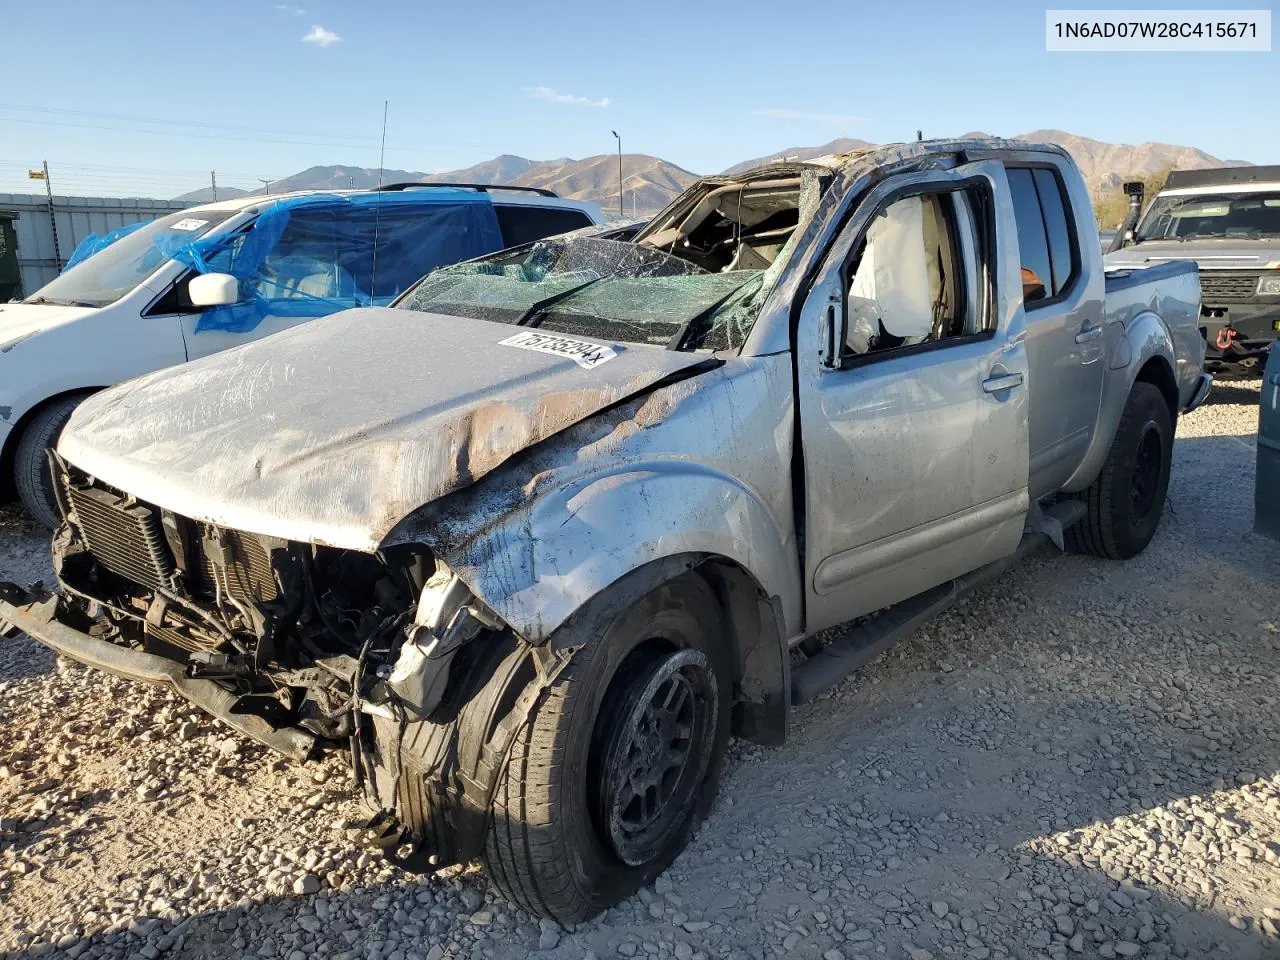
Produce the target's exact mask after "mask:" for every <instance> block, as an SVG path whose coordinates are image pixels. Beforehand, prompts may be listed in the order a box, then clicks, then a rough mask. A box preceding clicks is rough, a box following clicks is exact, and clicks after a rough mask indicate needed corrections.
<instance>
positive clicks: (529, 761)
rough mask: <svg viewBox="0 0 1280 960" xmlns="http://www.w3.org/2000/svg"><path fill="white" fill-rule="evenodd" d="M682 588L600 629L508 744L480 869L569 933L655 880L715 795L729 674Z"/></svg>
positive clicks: (700, 588)
mask: <svg viewBox="0 0 1280 960" xmlns="http://www.w3.org/2000/svg"><path fill="white" fill-rule="evenodd" d="M724 652H725V649H724V634H723V628H722V626H721V617H720V611H719V607H718V605H717V603H716V600H715V598H714V596H713V595H712V593H711V591H710V589H709V588H708V587H707V586H706V584H705V583H704V582H703V581H702V580H701V579H700V578H698V577H696V576H686V577H682V578H680V579H677V580H673V581H671V582H669V583H667V584H664V585H662V586H660V587H658V588H657V589H655V590H654V591H652V592H651V593H649V594H647V595H646V596H645V597H643V598H642V599H641V600H640V601H638V602H637V603H636V604H634V605H633V606H632V607H631V608H630V609H628V610H626V611H625V612H623V613H621V614H618V615H617V616H615V617H614V618H612V620H610V621H608V622H606V623H605V624H604V625H603V629H602V630H601V631H600V633H599V635H598V636H596V637H593V638H592V639H590V640H589V641H588V643H587V645H586V646H585V647H583V648H582V649H581V650H580V651H578V653H577V654H576V655H575V657H574V660H573V662H572V663H571V664H570V665H569V667H568V668H567V669H566V671H565V673H564V674H562V675H561V677H560V678H559V680H558V681H557V682H556V685H555V686H554V687H553V688H552V689H551V690H550V691H549V693H548V694H547V697H546V699H545V700H544V701H543V702H542V704H541V705H540V706H539V708H538V709H537V711H536V712H535V713H534V715H533V716H532V717H531V718H530V719H529V721H528V722H527V723H526V724H525V725H524V726H523V727H522V728H521V730H520V731H519V732H518V733H517V734H516V738H515V741H514V743H513V745H512V749H511V754H510V757H509V760H508V763H507V767H506V769H505V771H504V772H503V773H502V774H501V775H500V778H499V781H498V787H497V791H496V795H495V799H494V805H493V813H492V820H491V823H490V827H489V831H488V835H487V837H486V845H485V854H484V860H485V865H486V867H487V869H488V872H489V875H490V876H491V877H492V878H493V880H494V882H495V883H496V884H497V885H498V887H499V888H500V889H501V890H502V892H503V893H504V894H505V895H506V896H507V897H508V898H510V899H511V900H514V901H515V902H517V903H519V904H520V905H521V906H522V907H524V908H525V909H527V910H529V911H530V912H532V913H535V914H539V915H541V916H546V917H552V918H554V919H556V920H559V921H561V922H565V923H571V922H577V921H580V920H584V919H586V918H587V917H590V916H592V915H593V914H595V913H597V912H599V911H600V910H603V909H605V908H606V907H609V906H611V905H612V904H615V903H617V902H618V901H619V900H621V899H623V898H624V897H626V896H628V895H629V894H631V893H633V892H634V891H635V890H636V889H638V888H639V887H641V886H643V885H644V884H646V883H649V882H650V881H651V880H652V879H653V878H654V877H656V876H657V875H658V874H659V873H661V872H662V871H663V870H664V869H666V867H667V866H668V865H669V864H670V863H671V861H672V860H674V859H675V857H676V856H677V855H678V854H679V853H680V851H681V850H682V849H683V848H684V846H685V844H686V843H687V842H688V840H689V837H690V835H691V833H692V832H693V829H694V827H695V826H696V824H697V823H698V821H699V820H700V819H701V818H702V817H703V816H704V815H705V814H706V812H707V810H708V809H709V808H710V806H711V802H712V800H713V799H714V796H715V790H716V785H717V783H718V780H719V772H720V766H721V760H722V758H723V755H724V749H725V745H726V743H727V742H728V737H729V711H730V706H731V703H730V701H731V699H732V673H731V671H730V670H729V669H728V668H727V667H726V662H725V656H724Z"/></svg>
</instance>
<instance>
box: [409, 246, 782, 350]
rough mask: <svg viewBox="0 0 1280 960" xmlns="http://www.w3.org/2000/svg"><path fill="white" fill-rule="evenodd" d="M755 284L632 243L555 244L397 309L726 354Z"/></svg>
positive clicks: (447, 273)
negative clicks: (719, 350)
mask: <svg viewBox="0 0 1280 960" xmlns="http://www.w3.org/2000/svg"><path fill="white" fill-rule="evenodd" d="M763 276H764V271H763V270H726V271H721V272H716V273H713V272H711V271H708V270H705V269H703V268H702V267H699V266H697V265H696V264H693V263H691V262H689V261H688V260H683V259H681V258H680V257H677V256H674V255H672V254H669V253H666V252H665V251H662V250H657V249H655V248H652V247H645V246H637V245H636V244H634V243H627V242H623V241H617V240H604V239H600V238H598V237H558V238H553V239H550V240H545V241H540V242H538V243H536V244H534V245H533V246H532V247H531V248H530V249H529V250H528V252H527V253H526V254H525V255H524V256H522V257H520V258H518V259H516V260H514V261H513V260H511V259H510V258H507V259H505V260H489V261H477V262H471V263H461V264H457V265H455V266H450V267H444V268H442V269H440V270H437V271H436V272H435V273H433V274H431V275H430V276H428V277H427V278H426V279H424V280H423V281H422V282H421V283H420V284H419V285H418V287H417V288H416V289H415V290H413V291H412V292H411V293H410V294H409V295H408V296H407V297H406V298H405V299H404V300H403V301H402V302H401V303H400V307H401V308H403V309H407V310H421V311H424V312H431V313H447V314H452V315H454V316H463V317H475V318H477V319H482V320H494V321H497V322H499V323H512V324H523V325H527V326H536V327H539V328H540V329H543V330H548V331H555V332H557V333H569V334H580V335H586V336H593V337H599V338H602V339H605V340H615V341H622V342H629V343H649V344H659V345H665V346H672V347H676V348H683V349H713V350H715V349H727V348H733V347H739V346H741V345H742V343H743V342H744V341H745V340H746V334H747V332H748V331H749V330H750V326H751V321H752V319H754V315H755V312H756V310H758V306H759V302H758V301H759V298H758V297H757V294H758V293H759V292H760V290H761V287H762V278H763Z"/></svg>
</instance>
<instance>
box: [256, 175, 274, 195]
mask: <svg viewBox="0 0 1280 960" xmlns="http://www.w3.org/2000/svg"><path fill="white" fill-rule="evenodd" d="M254 179H256V180H257V181H258V182H259V183H260V184H262V192H263V194H264V195H266V196H268V197H269V196H271V181H270V180H263V179H262V178H261V177H255V178H254Z"/></svg>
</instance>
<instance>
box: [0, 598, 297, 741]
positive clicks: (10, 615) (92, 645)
mask: <svg viewBox="0 0 1280 960" xmlns="http://www.w3.org/2000/svg"><path fill="white" fill-rule="evenodd" d="M4 586H5V587H6V588H8V589H6V590H5V591H4V595H5V596H7V597H10V598H14V599H16V597H15V595H14V591H15V590H17V589H18V588H16V587H13V585H12V584H5V585H4ZM57 608H58V599H57V597H56V596H50V597H48V598H47V599H44V600H39V601H31V602H27V603H13V602H10V601H9V600H4V599H0V621H3V622H5V623H7V624H9V625H10V626H11V627H13V628H16V629H18V630H21V631H22V632H23V633H26V634H27V635H28V636H31V637H34V638H35V639H36V640H39V641H40V642H41V643H43V644H44V645H45V646H46V647H49V648H50V649H52V650H53V651H54V652H55V653H60V654H62V655H64V656H67V657H70V658H71V659H72V660H78V661H79V662H80V663H83V664H85V665H87V666H90V667H97V668H98V669H99V670H105V671H107V672H108V673H113V674H115V675H116V676H118V677H126V678H128V679H130V680H142V681H144V682H146V683H155V684H159V685H161V686H165V687H168V688H170V689H171V690H173V691H174V692H175V693H179V694H181V695H182V696H184V697H186V698H187V699H188V700H190V701H191V702H192V703H193V704H195V705H196V706H197V707H199V708H200V709H201V710H204V711H205V712H206V713H211V714H213V715H214V716H215V717H217V718H218V719H219V720H221V721H222V722H223V723H225V724H227V726H229V727H232V728H234V729H236V730H238V731H240V732H241V733H243V734H245V735H246V736H248V737H251V738H253V739H254V740H257V741H258V742H259V743H261V744H263V745H265V746H268V747H270V748H271V749H273V750H275V751H277V752H279V753H282V754H284V755H285V756H287V757H290V758H291V759H294V760H306V759H308V758H309V757H311V756H312V754H313V753H314V752H315V750H316V747H317V744H316V739H315V737H313V736H311V734H309V733H304V732H303V731H301V730H297V729H294V728H292V727H287V728H282V729H275V728H273V727H272V726H271V725H270V724H268V723H267V721H265V720H264V719H262V718H261V717H259V716H257V715H255V714H251V713H238V712H236V706H237V703H238V701H239V699H240V698H239V697H237V696H236V695H235V694H234V693H232V692H231V691H229V690H225V689H223V688H222V687H220V686H218V685H217V684H216V683H213V682H212V681H209V680H194V679H192V678H190V677H188V676H186V674H185V673H184V672H183V669H182V666H181V664H178V663H174V662H173V661H172V660H167V659H165V658H164V657H158V656H155V655H154V654H150V653H143V652H141V651H139V650H130V649H127V648H125V647H121V646H117V645H116V644H114V643H111V642H110V641H108V640H103V639H100V638H98V637H91V636H89V635H88V634H87V633H83V632H81V631H79V630H76V629H74V628H72V627H69V626H67V625H66V624H64V623H62V622H60V621H59V620H58V619H57V618H56V614H57Z"/></svg>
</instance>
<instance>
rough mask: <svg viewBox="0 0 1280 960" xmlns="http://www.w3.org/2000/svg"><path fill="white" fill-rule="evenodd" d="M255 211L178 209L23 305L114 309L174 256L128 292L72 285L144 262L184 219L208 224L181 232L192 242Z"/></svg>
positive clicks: (84, 263) (81, 264) (136, 279)
mask: <svg viewBox="0 0 1280 960" xmlns="http://www.w3.org/2000/svg"><path fill="white" fill-rule="evenodd" d="M252 211H253V208H244V209H240V210H201V209H198V208H197V209H190V208H188V209H185V210H175V211H173V212H172V213H170V214H166V215H165V216H163V217H157V218H156V219H155V220H152V221H151V222H149V223H147V224H146V225H145V226H143V227H140V228H139V229H137V230H135V231H133V232H132V233H129V234H126V235H125V236H123V237H121V238H120V239H119V240H117V241H116V242H115V243H112V244H111V245H110V246H107V247H104V248H103V249H102V250H99V251H98V252H97V253H95V254H93V255H92V256H90V257H87V258H85V259H84V260H82V261H80V262H79V263H77V264H76V265H75V266H74V267H72V268H71V269H69V270H66V271H64V272H63V273H60V274H58V276H56V277H54V278H53V279H52V280H50V281H49V282H48V283H46V284H44V285H43V286H42V287H40V288H39V289H38V290H36V291H35V292H34V293H32V294H31V295H30V296H28V297H25V298H24V299H23V300H22V301H21V302H22V303H24V304H34V305H52V306H80V307H89V308H93V309H99V310H100V309H103V308H105V307H109V306H112V305H113V304H116V303H119V302H120V301H121V300H123V299H125V298H126V297H128V296H129V295H130V294H132V293H133V292H134V291H136V290H137V289H138V288H139V287H146V286H147V285H148V283H149V281H151V279H152V278H153V277H155V276H156V275H157V274H159V273H161V272H162V271H164V270H166V269H172V265H173V263H174V260H173V257H172V256H166V257H164V259H163V260H161V261H160V262H159V263H158V264H157V265H156V266H155V267H154V268H152V269H149V270H147V271H146V273H141V272H135V274H134V276H133V277H132V280H133V282H132V284H131V285H130V286H129V287H128V288H127V289H121V288H119V287H111V288H105V284H102V282H101V280H98V279H95V281H93V282H98V283H100V285H101V288H100V289H99V290H98V291H93V290H92V289H91V288H89V287H81V288H80V289H79V290H77V289H76V288H75V287H74V286H73V284H74V283H76V282H77V281H80V282H83V281H85V280H86V278H90V277H94V278H100V277H101V274H102V272H103V270H104V269H106V270H110V269H111V268H112V267H118V266H127V265H128V264H129V263H130V262H131V260H130V257H132V262H134V263H137V262H139V261H141V260H142V258H143V257H144V256H145V255H146V253H147V252H148V251H149V250H150V249H153V241H154V240H155V238H157V237H158V236H160V235H161V234H162V233H163V232H166V231H167V232H169V233H170V234H172V233H174V231H172V230H171V229H170V227H171V226H172V225H173V224H176V223H181V222H182V221H183V220H204V221H206V223H205V224H203V225H202V227H201V228H199V229H195V230H190V231H182V232H181V233H182V236H183V237H185V238H187V239H188V241H189V242H191V241H195V240H197V239H203V238H208V237H212V236H215V235H217V234H219V233H222V232H226V231H227V230H228V229H232V230H234V229H235V228H236V227H238V226H239V225H241V223H242V220H243V218H244V215H245V214H248V213H251V212H252ZM104 258H105V259H104ZM93 292H98V293H100V294H106V293H110V294H111V295H110V296H106V295H101V296H92V295H91V294H92V293H93ZM152 292H153V293H154V292H157V291H152ZM159 292H163V291H159Z"/></svg>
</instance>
